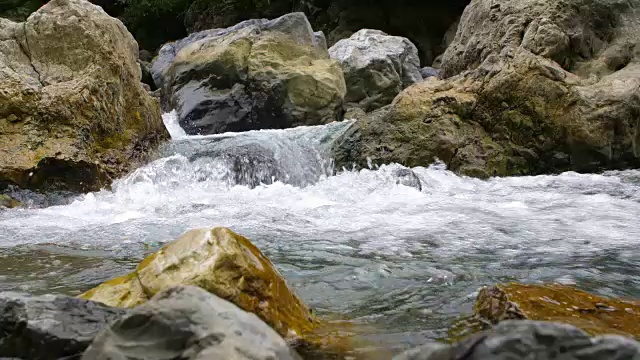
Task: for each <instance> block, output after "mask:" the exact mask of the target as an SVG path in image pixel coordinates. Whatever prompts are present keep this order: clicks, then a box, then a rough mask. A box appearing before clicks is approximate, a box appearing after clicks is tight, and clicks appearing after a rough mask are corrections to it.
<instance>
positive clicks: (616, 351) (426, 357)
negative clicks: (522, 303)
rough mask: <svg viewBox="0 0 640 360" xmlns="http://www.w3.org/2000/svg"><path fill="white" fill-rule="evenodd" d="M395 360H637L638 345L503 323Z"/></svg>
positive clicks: (542, 325)
mask: <svg viewBox="0 0 640 360" xmlns="http://www.w3.org/2000/svg"><path fill="white" fill-rule="evenodd" d="M393 359H394V360H506V359H565V360H599V359H610V360H637V359H640V343H638V342H636V341H634V340H631V339H628V338H625V337H622V336H617V335H604V336H598V337H593V338H590V337H589V335H588V334H587V333H585V332H583V331H581V330H579V329H577V328H575V327H573V326H571V325H565V324H557V323H551V322H538V321H528V320H519V321H505V322H503V323H500V324H499V325H497V326H496V327H494V328H493V329H491V330H489V331H486V332H483V333H480V334H476V335H474V336H471V337H469V338H468V339H465V340H463V341H460V342H458V343H455V344H452V345H445V344H440V343H431V344H426V345H423V346H421V347H418V348H415V349H412V350H409V351H407V352H405V353H403V354H401V355H398V356H396V357H394V358H393Z"/></svg>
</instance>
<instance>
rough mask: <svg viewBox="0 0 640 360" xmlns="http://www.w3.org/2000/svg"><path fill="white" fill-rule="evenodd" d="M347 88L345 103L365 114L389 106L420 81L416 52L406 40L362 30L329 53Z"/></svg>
mask: <svg viewBox="0 0 640 360" xmlns="http://www.w3.org/2000/svg"><path fill="white" fill-rule="evenodd" d="M329 55H330V56H331V58H333V59H336V60H338V61H339V62H340V65H341V66H342V70H343V71H344V77H345V81H346V84H347V94H346V96H345V103H346V105H347V106H348V107H359V108H362V109H363V110H364V111H366V112H369V111H373V110H376V109H378V108H380V107H382V106H385V105H387V104H390V103H391V101H393V99H394V98H395V97H396V95H398V93H399V92H400V91H402V89H404V88H406V87H408V86H410V85H412V84H414V83H416V82H418V81H420V80H422V76H421V75H420V59H419V57H418V49H417V48H416V47H415V45H413V43H411V41H409V39H407V38H404V37H400V36H390V35H387V34H385V33H384V32H382V31H379V30H370V29H363V30H360V31H358V32H356V33H355V34H353V35H352V36H351V37H350V38H348V39H344V40H340V41H338V42H337V43H336V44H335V45H333V46H332V47H331V48H330V49H329Z"/></svg>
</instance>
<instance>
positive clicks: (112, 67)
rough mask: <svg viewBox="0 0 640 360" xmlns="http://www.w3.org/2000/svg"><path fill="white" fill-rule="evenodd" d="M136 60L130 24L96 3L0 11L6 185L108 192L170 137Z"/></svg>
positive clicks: (74, 0) (0, 118) (59, 2)
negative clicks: (22, 16)
mask: <svg viewBox="0 0 640 360" xmlns="http://www.w3.org/2000/svg"><path fill="white" fill-rule="evenodd" d="M137 57H138V48H137V44H136V42H135V40H134V39H133V37H132V36H131V34H129V33H128V31H127V29H126V28H125V27H124V25H123V24H122V23H121V22H120V21H118V20H117V19H114V18H111V17H110V16H109V15H107V14H106V13H105V12H104V11H103V10H102V9H101V8H99V7H97V6H95V5H93V4H91V3H89V2H87V1H83V0H53V1H50V2H48V3H47V4H46V5H45V6H43V7H42V8H40V9H39V10H38V11H36V12H35V13H33V14H31V16H29V18H28V19H27V20H26V21H25V22H24V23H15V22H11V21H9V20H6V19H2V18H0V188H3V187H6V186H7V185H17V186H19V187H21V188H25V189H34V190H42V191H47V190H70V191H80V192H86V191H90V190H99V189H100V188H102V187H108V186H109V185H110V183H111V180H112V179H114V178H117V177H119V176H121V175H123V174H124V173H126V172H127V171H129V170H130V169H132V167H133V166H134V165H135V164H136V163H137V162H139V161H142V160H144V158H145V157H146V154H147V151H148V150H151V149H153V148H154V147H155V146H156V145H157V144H159V143H160V142H161V141H163V140H164V139H167V138H168V133H167V131H166V129H165V128H164V125H163V123H162V117H161V110H160V107H159V104H158V101H157V100H156V99H154V98H152V97H151V96H149V95H148V94H147V92H146V91H145V90H144V88H143V86H142V84H141V83H140V78H141V73H140V67H139V66H138V64H137V62H136V60H137ZM4 119H13V121H8V120H7V121H5V120H4Z"/></svg>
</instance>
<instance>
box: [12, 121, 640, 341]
mask: <svg viewBox="0 0 640 360" xmlns="http://www.w3.org/2000/svg"><path fill="white" fill-rule="evenodd" d="M164 119H165V123H166V125H167V127H168V129H169V130H170V132H171V135H172V138H173V140H172V141H171V142H170V143H169V144H167V145H166V146H164V147H163V148H162V149H161V150H160V151H159V153H158V155H157V159H156V160H154V161H152V162H150V163H149V164H147V165H145V166H142V167H141V168H139V169H138V170H136V171H135V172H133V173H132V174H130V175H129V176H127V177H125V178H123V179H120V180H117V181H116V182H115V183H114V185H113V187H112V189H111V190H103V191H100V192H96V193H89V194H85V195H82V196H74V197H67V196H65V195H64V194H59V195H56V196H53V195H52V196H49V197H47V198H43V197H41V196H36V195H34V194H30V193H27V192H16V193H15V194H14V195H16V196H17V197H21V199H22V200H24V201H25V202H27V203H30V204H31V205H32V208H29V209H12V210H0V290H21V291H26V292H31V293H38V294H39V293H65V294H78V293H79V292H80V291H84V290H87V289H89V288H91V287H92V286H94V285H97V284H98V283H100V282H102V281H104V280H107V279H108V278H111V277H114V276H117V275H120V274H123V273H125V272H128V271H130V270H132V269H133V268H134V267H135V265H136V264H137V262H138V261H139V260H140V259H141V258H142V257H143V256H145V254H148V253H150V252H152V251H153V250H155V249H157V248H158V247H159V246H161V245H162V244H163V243H165V242H167V241H169V240H171V239H174V238H176V237H177V236H179V235H180V234H181V233H183V232H184V231H186V230H188V229H192V228H196V227H203V226H226V227H230V228H232V229H233V230H235V231H236V232H238V233H240V234H242V235H244V236H246V237H248V238H249V239H251V240H252V241H253V242H254V243H255V244H256V245H257V246H258V247H259V248H260V249H262V250H263V251H264V252H265V254H266V255H267V256H269V258H270V259H271V260H272V261H273V262H274V263H275V264H276V265H277V267H278V268H279V269H280V270H281V271H282V273H283V274H284V275H285V277H286V278H287V280H288V282H289V283H290V284H291V285H292V286H293V287H294V288H295V290H296V292H297V293H298V294H299V295H300V296H301V297H302V298H303V299H304V300H305V301H306V302H307V303H308V304H309V305H310V306H311V307H313V308H314V309H315V310H317V311H318V312H319V313H324V314H329V313H330V314H339V315H340V316H342V317H347V318H351V319H356V320H357V321H359V322H363V323H366V324H371V325H372V326H371V327H367V328H368V329H371V330H370V333H368V334H366V336H367V337H369V338H371V339H374V340H375V341H378V342H379V343H381V344H386V345H385V346H387V345H388V346H411V345H417V344H420V343H423V342H424V341H425V339H438V338H443V337H446V331H447V328H448V327H449V326H450V325H451V323H452V322H453V321H454V320H455V319H456V318H457V317H458V316H459V315H461V314H465V313H469V312H470V311H471V307H472V305H473V301H474V298H475V295H476V293H477V290H478V288H479V287H480V286H483V285H488V284H492V283H496V282H501V281H512V280H515V281H521V282H532V283H536V282H545V281H555V282H560V283H563V284H576V285H577V286H579V287H580V288H582V289H585V290H588V291H592V292H595V293H598V294H601V295H608V296H617V297H635V298H638V297H640V286H639V285H640V284H639V281H640V252H639V251H637V248H638V246H639V245H638V242H639V240H640V222H639V221H638V219H639V218H640V171H637V170H629V171H618V172H607V173H604V174H577V173H564V174H560V175H554V176H535V177H509V178H494V179H490V180H487V181H484V180H478V179H472V178H467V177H460V176H457V175H455V174H453V173H452V172H449V171H447V170H446V169H445V167H444V166H443V165H441V164H434V165H432V166H430V167H428V168H423V167H418V168H414V169H411V170H412V171H413V173H414V174H415V175H416V176H417V177H418V178H419V179H420V182H421V189H418V188H416V187H412V186H405V185H403V181H402V176H399V174H406V173H408V171H407V169H405V168H403V167H402V166H400V165H397V164H388V165H383V166H381V167H379V168H377V167H372V168H371V169H365V170H361V171H340V172H339V173H338V175H335V176H333V175H332V174H333V173H334V171H333V170H334V169H333V166H332V163H331V161H330V159H329V152H328V148H329V146H330V144H331V141H332V140H333V139H335V138H336V137H337V136H339V135H340V133H341V132H342V131H344V130H345V129H346V127H347V126H348V125H349V123H348V122H342V123H334V124H329V125H325V126H316V127H301V128H295V129H288V130H262V131H251V132H246V133H238V134H221V135H213V136H186V135H185V134H184V132H183V131H182V130H181V129H180V128H179V126H177V123H176V119H175V116H173V114H165V116H164ZM43 204H48V205H52V206H48V207H44V206H43ZM55 204H58V205H55Z"/></svg>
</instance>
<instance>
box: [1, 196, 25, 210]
mask: <svg viewBox="0 0 640 360" xmlns="http://www.w3.org/2000/svg"><path fill="white" fill-rule="evenodd" d="M19 206H22V203H21V202H20V201H18V200H16V199H14V198H12V197H11V196H9V195H6V194H0V208H2V207H6V208H9V209H11V208H16V207H19Z"/></svg>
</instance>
